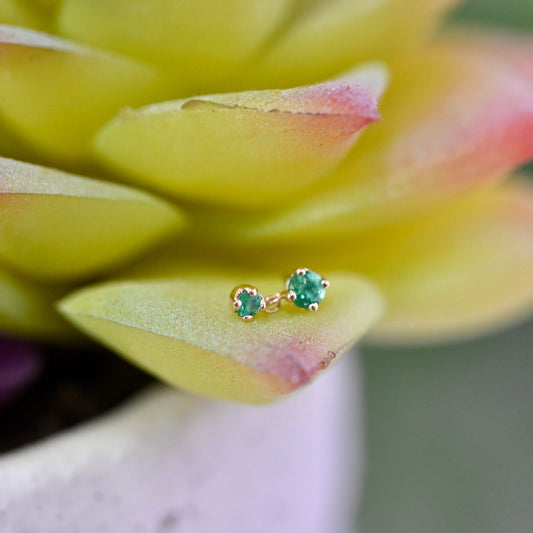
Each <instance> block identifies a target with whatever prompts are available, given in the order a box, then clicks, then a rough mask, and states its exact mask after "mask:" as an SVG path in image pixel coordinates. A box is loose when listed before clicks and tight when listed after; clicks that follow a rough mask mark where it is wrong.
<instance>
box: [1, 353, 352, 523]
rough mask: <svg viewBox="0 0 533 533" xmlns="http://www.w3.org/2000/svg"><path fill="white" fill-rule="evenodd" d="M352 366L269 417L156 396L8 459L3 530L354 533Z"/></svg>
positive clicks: (158, 390)
mask: <svg viewBox="0 0 533 533" xmlns="http://www.w3.org/2000/svg"><path fill="white" fill-rule="evenodd" d="M347 359H351V361H347ZM354 363H355V356H354V355H348V356H347V357H346V358H345V360H344V361H343V362H340V363H339V364H337V365H336V367H335V368H333V369H332V370H331V371H330V372H328V373H327V375H325V376H323V377H322V378H321V379H319V380H318V381H317V382H316V383H315V384H314V385H312V386H311V387H309V388H308V389H306V390H304V391H303V392H301V393H299V394H297V395H296V396H294V397H293V398H291V399H289V400H287V401H285V402H282V403H278V404H275V405H273V406H268V407H248V406H240V405H232V404H227V403H217V402H212V401H207V400H203V399H199V398H196V397H193V396H190V395H187V394H183V393H179V392H176V391H173V390H170V389H168V388H166V387H162V386H159V387H155V388H153V389H152V390H150V391H148V392H145V393H143V394H141V395H139V396H138V397H136V398H135V399H133V400H131V401H130V402H128V404H126V405H124V406H123V407H121V408H120V409H117V410H115V411H114V412H113V413H111V414H109V415H107V416H104V417H101V418H99V419H98V420H96V421H93V422H91V423H89V424H85V425H83V426H82V427H79V428H78V429H75V430H71V431H67V432H64V433H62V434H60V435H58V436H55V437H53V438H51V439H48V440H46V441H43V442H41V443H39V444H36V445H33V446H30V447H28V448H25V449H22V450H20V451H16V452H13V453H10V454H7V455H4V456H2V457H1V458H0V531H1V532H2V533H122V532H124V533H173V532H176V533H178V532H179V533H241V532H242V533H244V532H246V533H262V532H268V533H344V532H351V531H353V528H350V525H349V522H350V521H351V519H352V518H353V514H354V508H355V506H356V500H357V489H358V487H357V485H358V482H359V481H360V479H359V477H360V466H361V455H360V454H361V442H360V440H359V438H360V435H361V431H360V429H361V428H360V426H359V422H360V401H359V400H360V398H358V394H360V391H361V387H360V381H359V377H358V370H357V368H355V366H356V365H355V364H354Z"/></svg>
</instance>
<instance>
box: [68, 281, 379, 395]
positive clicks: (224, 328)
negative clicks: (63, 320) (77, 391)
mask: <svg viewBox="0 0 533 533" xmlns="http://www.w3.org/2000/svg"><path fill="white" fill-rule="evenodd" d="M328 277H329V279H330V281H331V287H330V288H329V289H328V292H327V296H326V298H325V299H324V301H323V302H322V303H321V305H320V309H319V310H318V312H316V313H312V312H310V311H307V310H305V311H304V310H301V309H298V308H296V307H294V306H292V305H290V304H287V305H286V306H284V307H283V309H282V310H281V311H280V312H279V313H277V314H275V315H267V314H266V313H261V314H260V315H257V316H256V318H255V319H254V320H253V321H251V322H245V321H243V320H241V319H240V318H238V317H237V316H236V314H235V312H234V311H233V308H232V305H231V301H230V298H229V294H230V292H231V290H232V288H233V287H234V286H236V285H238V284H240V283H243V282H254V285H256V286H257V287H259V288H260V290H261V291H262V292H263V294H265V295H267V294H270V293H273V292H276V291H278V290H280V288H282V287H283V280H282V279H274V278H272V277H271V278H256V277H255V276H251V275H250V278H251V279H242V278H240V276H235V277H230V276H228V277H220V276H217V275H211V276H207V275H206V276H192V277H183V278H180V279H178V278H174V279H168V280H163V281H161V280H155V281H147V280H142V281H124V282H114V283H107V284H103V285H100V286H96V287H94V288H89V289H85V290H81V291H79V292H77V293H75V294H74V295H72V296H70V297H67V298H66V299H65V300H63V301H62V302H61V303H60V310H61V312H62V313H63V315H64V316H65V317H67V318H68V319H69V320H70V321H71V322H72V323H73V324H75V325H76V326H78V327H79V328H80V329H81V330H82V331H84V332H85V333H87V334H89V335H90V336H92V337H94V338H95V339H97V340H98V341H100V342H102V343H103V344H105V345H107V346H109V347H110V348H111V349H113V350H116V351H117V352H118V353H120V354H122V355H123V356H124V357H126V358H127V359H129V360H130V361H132V362H134V363H136V364H138V365H139V366H141V367H142V368H144V369H145V370H148V371H149V372H151V373H153V374H155V375H156V376H157V377H159V378H160V379H162V380H164V381H166V382H168V383H171V384H173V385H176V386H178V387H182V388H184V389H186V390H189V391H191V392H194V393H197V394H203V395H206V396H211V397H215V398H224V399H230V400H235V401H241V402H250V403H260V402H268V401H272V400H274V399H276V398H278V397H280V396H283V395H286V394H288V393H290V392H292V391H294V390H295V389H298V388H299V387H301V386H304V385H306V384H308V383H309V382H310V381H311V380H312V379H313V378H314V377H315V376H316V375H317V374H318V373H319V372H320V371H322V370H323V369H324V368H326V367H327V366H328V365H329V364H330V363H331V362H332V360H333V359H335V357H337V356H338V355H340V354H342V353H343V352H344V351H345V350H346V349H347V348H348V347H350V346H351V345H352V344H353V343H354V342H356V341H357V340H358V339H359V338H360V337H361V336H362V335H363V334H364V333H365V332H366V331H367V330H368V329H369V328H370V327H371V326H372V325H373V324H374V323H375V321H376V320H377V319H378V318H379V317H380V315H381V312H382V301H381V298H380V295H379V293H378V292H377V291H376V289H375V288H374V287H373V286H372V285H371V284H370V283H369V282H367V281H365V280H363V279H360V278H357V277H355V276H350V275H346V274H336V275H331V276H328Z"/></svg>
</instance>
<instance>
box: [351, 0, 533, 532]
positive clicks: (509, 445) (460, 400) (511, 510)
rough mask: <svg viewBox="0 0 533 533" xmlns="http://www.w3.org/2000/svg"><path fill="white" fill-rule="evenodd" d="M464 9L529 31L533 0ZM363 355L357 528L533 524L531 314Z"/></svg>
mask: <svg viewBox="0 0 533 533" xmlns="http://www.w3.org/2000/svg"><path fill="white" fill-rule="evenodd" d="M456 18H458V19H460V20H462V21H464V20H469V21H473V22H476V23H490V24H493V25H494V24H497V25H504V26H507V27H509V26H511V27H515V28H519V29H521V30H526V29H527V30H528V31H529V32H531V33H533V0H469V1H467V2H466V3H465V4H464V5H463V6H462V7H461V8H460V9H459V10H458V11H457V14H456ZM531 168H532V167H531V166H530V167H529V169H531ZM363 361H364V368H365V374H366V399H367V400H366V401H367V413H366V417H367V422H366V425H367V458H368V466H367V482H366V489H365V493H364V497H363V504H362V509H361V511H360V516H359V520H358V523H359V524H360V530H361V532H362V533H531V532H532V531H533V322H531V323H529V324H525V325H522V326H520V327H516V328H513V329H511V330H508V331H506V332H504V333H500V334H494V335H492V336H489V337H486V338H483V339H480V340H477V341H473V342H469V343H462V344H456V345H452V346H446V347H439V348H431V349H429V348H426V349H424V348H417V349H410V350H399V349H396V350H393V349H387V350H385V349H378V348H365V349H364V350H363Z"/></svg>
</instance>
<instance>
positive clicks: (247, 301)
mask: <svg viewBox="0 0 533 533" xmlns="http://www.w3.org/2000/svg"><path fill="white" fill-rule="evenodd" d="M237 298H238V299H239V300H240V301H241V303H242V305H241V307H240V309H239V310H238V311H237V314H238V315H239V316H240V317H241V318H243V317H245V316H254V315H257V313H259V311H260V310H261V304H262V302H263V297H262V296H261V295H260V294H259V293H258V294H257V296H250V295H249V294H248V293H247V292H246V291H244V292H242V293H241V294H239V296H238V297H237Z"/></svg>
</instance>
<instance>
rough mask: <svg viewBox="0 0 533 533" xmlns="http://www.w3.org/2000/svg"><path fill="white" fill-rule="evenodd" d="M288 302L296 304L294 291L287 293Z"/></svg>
mask: <svg viewBox="0 0 533 533" xmlns="http://www.w3.org/2000/svg"><path fill="white" fill-rule="evenodd" d="M287 300H289V302H294V300H296V293H295V292H294V291H289V292H288V293H287Z"/></svg>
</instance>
